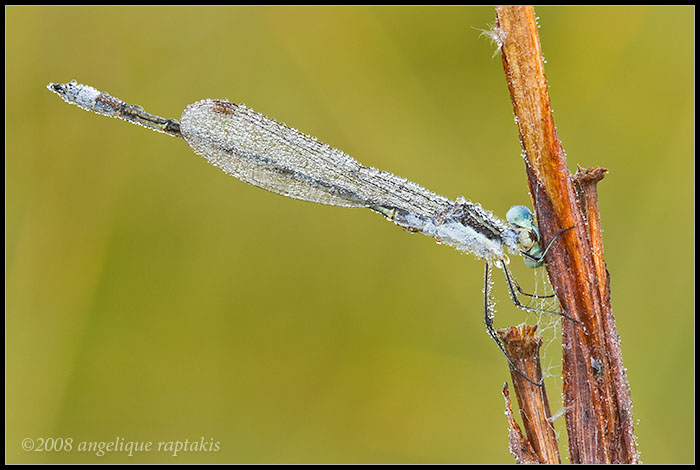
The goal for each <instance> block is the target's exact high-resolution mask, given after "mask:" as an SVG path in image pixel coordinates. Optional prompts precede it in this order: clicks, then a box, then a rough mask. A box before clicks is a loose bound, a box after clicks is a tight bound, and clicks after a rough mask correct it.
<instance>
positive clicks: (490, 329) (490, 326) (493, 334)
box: [484, 262, 544, 387]
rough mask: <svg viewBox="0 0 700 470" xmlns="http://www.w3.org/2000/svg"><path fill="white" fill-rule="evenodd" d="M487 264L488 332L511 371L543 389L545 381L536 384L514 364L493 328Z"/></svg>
mask: <svg viewBox="0 0 700 470" xmlns="http://www.w3.org/2000/svg"><path fill="white" fill-rule="evenodd" d="M485 264H486V267H485V270H484V324H485V325H486V331H487V332H488V334H489V336H491V339H493V340H494V342H495V343H496V346H498V349H500V350H501V352H502V353H503V355H504V356H505V357H506V360H507V361H508V366H509V367H510V369H511V370H512V371H515V372H516V373H517V374H518V375H520V376H521V377H522V378H524V379H525V380H526V381H527V382H529V383H531V384H532V385H535V386H537V387H541V386H542V385H543V383H544V380H543V379H540V380H539V381H538V382H535V381H534V380H532V379H531V378H530V377H528V376H527V374H525V372H523V371H521V370H520V369H518V367H517V366H516V365H515V362H513V359H511V357H510V355H509V354H508V352H507V351H506V348H505V347H504V346H503V343H501V339H500V338H499V337H498V334H497V333H496V330H495V329H494V327H493V312H492V311H491V303H490V301H489V289H490V287H491V286H490V284H491V265H489V263H488V262H487V263H485Z"/></svg>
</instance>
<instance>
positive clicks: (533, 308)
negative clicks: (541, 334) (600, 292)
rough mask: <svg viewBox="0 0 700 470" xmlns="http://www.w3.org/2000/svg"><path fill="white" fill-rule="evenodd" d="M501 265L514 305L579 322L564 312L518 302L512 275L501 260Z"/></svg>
mask: <svg viewBox="0 0 700 470" xmlns="http://www.w3.org/2000/svg"><path fill="white" fill-rule="evenodd" d="M501 267H503V274H504V275H505V276H506V284H508V293H509V294H510V298H511V300H512V301H513V303H514V304H515V306H516V307H518V308H521V309H523V310H529V311H531V312H539V313H548V314H550V315H559V316H560V317H564V318H567V319H569V320H571V321H573V322H576V323H581V322H580V321H578V320H576V319H575V318H573V317H571V316H569V315H567V314H566V313H564V312H555V311H554V310H544V309H541V308H537V307H529V306H527V305H523V304H522V303H520V300H519V299H518V296H517V294H516V293H515V289H514V287H513V282H514V281H513V280H512V279H511V278H512V276H513V275H512V274H510V271H509V270H508V265H507V264H505V263H503V262H501Z"/></svg>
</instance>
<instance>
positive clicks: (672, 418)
mask: <svg viewBox="0 0 700 470" xmlns="http://www.w3.org/2000/svg"><path fill="white" fill-rule="evenodd" d="M5 12H6V49H5V50H6V55H5V60H6V62H5V66H6V75H5V80H6V105H5V106H6V107H5V112H6V118H7V120H6V144H5V145H6V146H5V149H6V159H5V167H6V175H7V176H6V201H7V202H6V206H5V207H6V232H5V233H6V294H7V295H6V332H7V333H6V413H7V414H6V431H7V434H6V438H5V439H6V460H7V461H8V462H13V463H39V462H56V463H67V462H77V463H90V462H102V463H117V462H133V463H148V462H159V463H185V462H204V463H220V462H235V463H370V462H375V463H400V462H401V463H459V462H465V463H497V462H502V463H510V462H512V457H511V456H510V455H509V453H508V450H507V434H506V432H507V431H506V429H507V427H506V421H505V418H504V416H503V408H504V404H503V399H502V397H501V395H500V390H501V387H502V385H503V382H504V380H506V378H507V368H506V364H505V361H504V360H503V358H502V356H501V355H500V353H499V352H498V350H497V349H496V347H495V346H494V345H493V344H492V343H491V342H490V340H489V338H488V337H487V335H486V334H484V327H483V324H482V323H481V322H482V312H481V308H482V292H481V289H482V280H481V276H482V272H483V268H482V264H481V263H480V262H478V261H475V260H474V259H472V258H471V257H470V256H466V255H464V256H462V255H460V254H459V253H457V252H455V251H454V250H452V249H448V248H446V247H440V246H436V244H435V243H434V242H433V241H431V240H430V239H428V238H427V237H421V236H418V235H413V236H411V235H409V234H407V233H404V232H402V231H401V230H399V229H397V228H396V227H394V226H393V225H392V224H389V223H387V222H385V221H383V220H382V218H381V217H379V216H377V215H376V214H372V213H370V212H369V211H364V210H351V209H341V208H335V207H326V206H317V205H314V204H309V203H304V202H299V201H294V200H289V199H285V198H282V197H280V196H277V195H274V194H271V193H267V192H265V191H261V190H259V189H257V188H254V187H251V186H248V185H246V184H243V183H240V182H238V181H237V180H235V179H232V178H230V177H227V176H225V175H224V174H223V173H221V172H219V171H218V170H217V169H215V168H213V167H211V166H209V165H208V164H207V163H206V162H205V161H204V160H202V159H200V158H198V157H196V156H195V155H194V154H193V153H192V152H191V150H190V149H189V148H188V147H187V145H185V144H184V143H183V142H182V141H178V140H177V139H173V138H169V137H167V136H164V135H160V134H156V133H153V132H148V131H146V130H144V129H140V128H138V127H136V126H132V125H129V124H126V123H123V122H119V121H116V120H111V119H105V118H103V117H99V116H95V115H91V114H89V113H86V112H84V111H81V110H79V109H78V108H75V107H72V106H67V105H66V104H64V103H62V102H61V101H60V100H59V99H58V98H57V97H56V96H55V95H53V94H51V93H49V92H48V91H47V90H46V89H45V86H46V84H47V83H48V82H50V81H54V82H65V81H69V80H71V79H77V80H78V81H79V82H81V83H87V84H90V85H92V86H95V87H96V88H98V89H101V90H104V91H107V92H109V93H110V94H112V95H114V96H117V97H119V98H122V99H124V100H126V101H127V102H130V103H138V104H141V105H143V106H144V107H145V108H146V109H147V110H148V111H151V112H153V113H156V114H159V115H162V116H165V117H175V118H177V117H178V116H179V114H180V113H181V112H182V110H183V109H184V107H185V106H186V105H187V104H189V103H192V102H194V101H196V100H199V99H202V98H219V97H224V96H225V97H227V98H228V99H230V100H231V101H234V102H244V103H246V104H247V105H249V106H251V107H253V108H254V109H255V110H256V111H260V112H263V113H265V114H267V115H269V116H272V117H275V118H276V119H279V120H281V121H285V122H287V123H289V124H290V125H292V126H294V127H297V128H298V129H301V130H303V131H304V132H307V133H310V134H313V135H316V136H318V137H319V139H320V140H322V141H324V142H326V143H329V144H331V145H333V146H336V147H339V148H341V149H343V150H345V151H346V152H348V153H350V154H351V155H353V156H355V157H356V158H357V159H358V160H360V161H361V162H363V163H365V164H368V165H372V166H376V167H378V168H381V169H385V170H389V171H392V172H394V173H397V174H399V175H401V176H405V177H407V178H409V179H411V180H413V181H416V182H418V183H420V184H422V185H424V186H426V187H428V188H430V189H432V190H434V191H436V192H439V193H442V194H444V195H446V196H448V197H450V198H454V197H456V196H457V195H460V194H463V195H465V196H466V197H468V198H471V199H472V200H475V201H479V202H481V203H482V204H483V205H484V206H485V207H487V208H489V209H491V210H493V211H494V212H495V213H496V214H500V215H501V216H503V215H504V214H505V212H506V210H507V209H508V207H510V205H512V204H529V196H528V194H527V189H526V188H527V187H526V183H525V177H524V172H523V165H522V162H521V160H520V157H519V154H520V147H519V144H518V138H517V130H516V127H515V125H514V123H513V114H512V110H511V104H510V101H509V98H508V92H507V89H506V84H505V79H504V77H503V71H502V68H501V64H500V57H499V56H497V55H496V56H494V46H493V45H492V44H490V43H489V42H488V41H487V40H486V39H484V38H483V37H480V31H479V29H488V27H489V25H490V24H491V23H493V21H494V18H495V14H494V11H493V9H492V8H490V7H227V8H224V7H140V8H138V7H99V8H98V7H6V8H5ZM537 13H538V16H539V18H540V26H541V29H540V34H541V40H542V47H543V51H544V54H545V58H546V60H547V64H546V68H547V69H546V70H547V76H548V79H549V82H550V91H551V99H552V105H553V108H554V110H555V119H556V123H557V126H558V132H559V136H560V138H561V139H562V142H563V144H564V148H565V149H566V151H567V153H568V156H569V157H568V158H569V163H570V165H571V168H572V169H575V165H576V164H580V165H582V166H584V167H586V166H593V165H600V166H604V167H606V168H608V169H609V170H610V173H609V175H608V177H607V178H606V179H605V180H604V181H603V182H602V183H601V185H600V186H599V193H600V205H601V215H602V223H603V227H604V229H605V233H604V237H605V243H606V245H605V248H606V257H607V261H608V269H609V271H610V274H611V277H612V295H613V308H614V311H615V314H616V317H617V326H618V329H619V332H620V335H621V337H622V346H623V352H624V357H625V365H626V366H627V368H628V373H629V379H630V383H631V386H632V396H633V399H634V404H635V409H634V413H635V420H636V421H637V428H636V431H637V435H638V437H639V448H640V450H641V452H642V460H643V461H644V462H645V463H690V462H693V461H694V447H695V445H694V437H693V435H694V394H695V392H694V341H693V337H694V315H693V314H694V301H695V297H694V283H693V278H694V261H693V260H694V254H695V253H694V251H695V243H694V241H695V231H694V223H695V220H694V197H695V193H694V185H695V179H694V163H695V160H694V132H695V127H694V124H695V123H694V80H695V76H694V57H695V54H694V52H695V50H694V44H695V41H694V28H695V23H694V16H695V10H694V8H693V7H540V8H537ZM691 213H692V214H693V217H691V216H690V214H691ZM511 264H512V265H514V268H515V269H516V270H517V275H518V277H519V280H520V282H521V284H523V285H524V286H532V285H533V283H534V276H533V274H532V272H530V271H528V270H526V269H525V268H524V267H523V268H520V266H519V265H521V264H522V263H521V262H520V261H519V260H516V259H514V260H513V263H511ZM516 265H517V266H516ZM496 279H497V282H496V290H497V291H498V293H499V297H498V307H499V313H498V316H497V319H496V323H497V325H499V326H505V325H510V324H516V323H519V322H521V321H523V319H524V318H525V317H524V314H523V313H522V312H520V311H518V310H517V309H515V308H513V306H512V304H510V303H509V302H508V299H507V297H506V296H505V289H504V287H503V285H502V280H501V279H498V278H496ZM530 320H532V319H530ZM546 353H547V356H548V358H547V360H546V362H547V361H553V363H554V364H556V362H557V361H558V360H559V356H560V352H559V351H558V350H557V347H556V345H551V346H550V347H549V348H548V349H547V351H546ZM553 372H554V373H555V374H556V369H555V370H554V371H553ZM557 386H558V381H556V380H552V381H551V384H550V387H552V388H551V389H550V390H549V396H550V397H551V399H552V407H553V412H556V411H557V401H558V400H557V397H558V396H559V392H558V391H557V388H556V387H557ZM557 429H558V430H560V432H562V441H563V442H562V447H564V448H565V447H566V438H565V434H564V433H563V426H562V422H561V421H559V422H558V423H557ZM25 438H32V439H35V440H37V439H40V438H72V439H74V442H75V443H78V442H80V441H84V440H85V441H114V440H115V439H117V438H122V439H125V440H126V441H153V442H158V441H173V440H181V441H184V440H185V439H189V440H190V441H200V439H204V441H205V442H207V443H209V442H213V441H216V442H220V443H221V444H220V450H218V451H210V452H183V453H180V454H179V455H177V456H176V457H173V456H172V455H171V453H168V452H143V453H140V454H136V455H134V456H132V457H129V456H128V455H127V454H126V453H125V452H110V453H107V454H106V455H104V456H101V457H99V456H97V455H95V453H94V452H92V453H91V452H78V451H77V450H73V451H72V452H65V451H63V452H36V451H33V452H26V451H23V450H22V448H21V443H22V440H23V439H25Z"/></svg>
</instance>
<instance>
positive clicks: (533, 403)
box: [498, 324, 561, 463]
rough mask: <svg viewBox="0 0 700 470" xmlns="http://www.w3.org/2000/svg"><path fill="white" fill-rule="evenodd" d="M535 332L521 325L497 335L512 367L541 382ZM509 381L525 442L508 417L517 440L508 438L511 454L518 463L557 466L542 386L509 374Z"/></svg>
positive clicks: (538, 342) (539, 342)
mask: <svg viewBox="0 0 700 470" xmlns="http://www.w3.org/2000/svg"><path fill="white" fill-rule="evenodd" d="M536 330H537V327H536V326H530V325H525V324H523V325H519V326H513V327H510V328H507V329H506V330H505V331H499V332H498V333H499V336H500V338H501V341H502V343H503V347H504V348H505V349H506V351H507V352H508V354H509V355H510V357H511V358H513V363H514V364H513V365H514V366H515V367H517V368H518V370H520V371H521V372H524V373H525V374H526V375H527V376H528V377H532V378H534V379H535V380H539V379H541V378H542V367H541V365H540V358H539V351H540V347H541V346H542V337H541V336H539V335H538V334H536ZM511 378H512V380H513V388H514V389H515V395H516V397H517V398H518V408H520V417H521V418H522V420H523V426H524V427H525V433H526V435H527V439H525V438H523V437H522V432H520V428H519V427H518V426H517V424H515V421H514V420H513V419H512V417H511V419H510V420H509V421H510V428H511V436H518V433H519V436H520V437H519V439H518V440H513V438H512V437H511V446H510V451H511V453H512V454H513V455H514V456H515V457H516V459H517V460H518V462H522V463H525V462H530V461H536V462H538V463H561V459H560V457H559V445H558V443H557V436H556V433H555V432H554V428H553V427H552V424H551V422H550V420H549V419H550V418H551V412H550V409H549V402H548V400H547V391H546V389H545V387H544V385H542V386H539V387H538V386H537V385H533V384H532V383H530V382H528V381H527V380H525V379H524V378H523V376H522V374H521V373H517V372H514V371H512V372H511ZM504 393H505V392H504ZM508 408H510V405H509V404H508ZM509 416H512V412H509ZM524 440H526V441H527V444H528V445H527V446H524V445H523V441H524Z"/></svg>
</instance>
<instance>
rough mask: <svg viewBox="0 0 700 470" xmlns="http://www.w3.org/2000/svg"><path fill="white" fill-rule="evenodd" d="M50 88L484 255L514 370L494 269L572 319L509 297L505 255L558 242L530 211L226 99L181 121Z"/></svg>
mask: <svg viewBox="0 0 700 470" xmlns="http://www.w3.org/2000/svg"><path fill="white" fill-rule="evenodd" d="M48 89H49V90H51V91H53V92H54V93H56V94H58V95H59V96H60V97H61V98H63V99H64V100H65V101H66V102H68V103H71V104H75V105H77V106H79V107H81V108H83V109H86V110H88V111H92V112H94V113H97V114H102V115H105V116H110V117H116V118H119V119H123V120H125V121H129V122H131V123H133V124H138V125H141V126H144V127H147V128H149V129H153V130H155V131H158V132H162V133H164V134H168V135H171V136H173V137H178V138H182V139H184V140H185V142H187V143H188V144H189V146H190V147H192V149H193V150H194V151H195V153H197V154H198V155H200V156H202V157H204V158H205V159H206V160H207V161H208V162H209V163H211V164H212V165H214V166H216V167H218V168H220V169H221V170H223V171H224V172H225V173H228V174H229V175H231V176H235V177H236V178H238V179H240V180H241V181H244V182H246V183H249V184H252V185H255V186H258V187H260V188H263V189H266V190H268V191H272V192H275V193H278V194H281V195H283V196H287V197H291V198H295V199H301V200H304V201H311V202H316V203H319V204H329V205H335V206H343V207H364V208H367V209H371V210H373V211H375V212H378V213H380V214H382V215H383V216H384V217H386V218H387V219H388V220H390V221H392V222H393V223H394V224H396V225H398V226H399V227H402V228H404V229H406V230H408V231H409V232H420V233H423V234H425V235H428V236H430V237H433V238H435V239H436V240H437V241H438V242H440V243H444V244H447V245H451V246H453V247H455V248H456V249H458V250H460V251H464V252H469V253H472V254H474V255H476V256H477V257H478V258H481V259H483V260H484V261H485V264H486V267H485V273H484V281H485V282H484V285H485V287H484V323H485V324H486V330H487V332H488V333H489V335H490V336H491V338H493V340H494V341H495V342H496V344H497V345H498V347H499V348H500V350H501V351H502V352H503V353H504V354H505V356H506V358H507V360H508V362H509V363H510V365H511V367H512V368H513V369H514V370H516V371H517V372H518V373H520V371H519V370H518V369H517V368H515V367H514V366H513V362H512V360H511V358H510V356H509V355H508V354H507V353H506V351H505V349H504V347H503V345H502V344H501V341H500V340H499V338H498V335H497V334H496V331H495V329H494V327H493V311H492V308H491V305H490V302H489V285H490V282H489V280H490V275H491V265H492V264H493V265H496V266H497V267H499V268H501V269H503V273H504V275H505V279H506V284H507V286H508V292H509V294H510V297H511V299H512V300H513V302H514V303H515V305H516V306H518V307H520V308H522V309H525V310H531V311H535V312H542V313H551V314H555V315H561V316H564V317H567V318H570V317H568V316H567V315H565V314H563V313H561V312H555V311H549V310H544V309H539V308H535V307H530V306H526V305H523V304H522V303H521V302H520V300H519V299H518V295H517V294H516V290H517V291H518V292H519V293H520V294H524V292H523V291H522V289H520V287H519V286H518V284H517V282H515V280H514V278H513V276H512V275H511V274H510V272H509V269H508V256H507V252H510V253H518V254H520V255H522V256H523V257H524V260H525V263H526V264H527V265H528V266H529V267H533V268H534V267H537V266H540V265H541V264H542V263H543V261H544V257H545V255H546V254H547V251H548V250H549V248H550V247H551V244H552V242H553V241H554V240H555V239H556V236H555V237H554V238H553V239H552V241H550V243H549V245H547V247H546V248H545V249H544V250H543V249H542V245H541V240H540V235H539V231H538V230H537V227H536V226H535V223H534V220H533V216H532V213H531V212H530V210H529V209H528V208H527V207H524V206H513V207H511V209H510V210H509V211H508V213H507V214H506V220H507V222H508V223H506V222H503V221H501V220H500V219H499V218H498V217H496V216H494V215H493V214H492V213H491V212H490V211H488V210H486V209H484V208H482V207H481V205H480V204H477V203H473V202H471V201H468V200H466V199H465V198H464V197H462V196H459V197H457V198H456V200H455V201H450V200H449V199H447V198H446V197H444V196H440V195H439V194H435V193H433V192H431V191H428V190H427V189H425V188H423V187H422V186H420V185H418V184H416V183H413V182H411V181H408V180H406V179H405V178H401V177H399V176H396V175H393V174H391V173H388V172H386V171H380V170H377V169H376V168H371V167H366V166H364V165H362V164H360V163H359V162H358V161H357V160H355V159H354V158H352V157H351V156H349V155H348V154H346V153H345V152H343V151H342V150H338V149H336V148H333V147H330V146H328V145H326V144H323V143H321V142H319V141H317V140H316V138H314V137H311V136H309V135H306V134H304V133H302V132H299V131H298V130H296V129H293V128H291V127H288V126H286V125H285V124H282V123H279V122H277V121H275V120H273V119H270V118H267V117H265V116H263V115H262V114H259V113H256V112H254V111H253V110H252V109H249V108H247V107H245V106H244V105H241V104H234V103H231V102H229V101H227V100H210V99H207V100H202V101H199V102H197V103H194V104H191V105H189V106H188V107H187V108H186V109H185V111H184V112H183V113H182V117H181V120H180V121H179V122H178V121H177V120H175V119H166V118H162V117H160V116H155V115H153V114H150V113H147V112H145V111H144V110H143V109H142V108H141V107H138V106H134V105H130V104H127V103H125V102H123V101H121V100H120V99H117V98H114V97H113V96H110V95H108V94H107V93H102V92H100V91H98V90H96V89H95V88H92V87H90V86H87V85H82V84H78V83H77V82H75V81H71V82H70V83H64V84H58V83H50V84H49V85H48ZM565 230H567V229H565ZM563 231H564V230H562V231H561V232H560V233H562V232H563ZM524 295H529V294H524ZM521 375H523V376H524V374H522V373H521ZM524 377H525V378H526V379H527V380H528V381H531V380H530V379H529V378H528V377H526V376H524ZM531 382H532V381H531ZM533 383H535V382H533Z"/></svg>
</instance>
